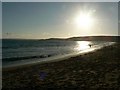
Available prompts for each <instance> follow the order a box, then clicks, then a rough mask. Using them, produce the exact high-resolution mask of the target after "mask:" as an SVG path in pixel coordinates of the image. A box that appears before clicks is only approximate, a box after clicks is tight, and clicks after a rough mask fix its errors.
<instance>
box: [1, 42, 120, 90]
mask: <svg viewBox="0 0 120 90" xmlns="http://www.w3.org/2000/svg"><path fill="white" fill-rule="evenodd" d="M119 52H120V44H119V43H118V44H115V45H112V46H108V47H104V48H102V49H100V50H97V51H95V52H90V53H87V54H83V55H79V56H75V57H71V58H68V59H65V60H62V61H58V62H49V63H43V64H33V65H26V66H24V67H16V68H12V69H3V73H2V74H3V77H2V80H3V82H2V84H3V89H4V88H9V89H13V88H25V87H26V88H29V89H36V88H44V87H45V88H48V87H51V88H58V87H61V88H62V87H63V88H64V87H69V88H81V87H85V88H116V89H118V88H119V87H120V55H119Z"/></svg>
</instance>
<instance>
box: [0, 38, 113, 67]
mask: <svg viewBox="0 0 120 90" xmlns="http://www.w3.org/2000/svg"><path fill="white" fill-rule="evenodd" d="M114 43H115V42H106V41H70V40H26V39H24V40H23V39H2V46H1V49H2V53H0V55H2V66H3V67H12V66H19V65H26V64H33V63H40V62H41V63H42V62H48V61H55V60H60V59H61V60H62V59H63V58H67V57H71V56H75V55H78V54H84V53H88V52H91V51H94V50H97V49H100V48H102V47H105V46H109V45H112V44H114Z"/></svg>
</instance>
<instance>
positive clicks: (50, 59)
mask: <svg viewBox="0 0 120 90" xmlns="http://www.w3.org/2000/svg"><path fill="white" fill-rule="evenodd" d="M114 44H115V42H113V43H111V44H110V45H106V46H102V47H97V48H89V49H86V50H83V51H80V52H78V53H71V54H67V55H62V56H56V57H52V58H48V59H43V60H42V61H39V59H38V60H37V61H33V60H31V61H30V60H28V61H26V62H22V63H19V62H18V63H15V64H13V65H8V66H3V67H2V68H3V69H4V70H6V69H12V68H17V67H18V68H21V67H26V66H32V65H38V64H44V63H51V62H58V61H62V60H65V59H69V58H71V57H76V56H79V55H84V54H87V53H90V52H95V51H97V50H99V49H102V48H104V47H107V46H111V45H114Z"/></svg>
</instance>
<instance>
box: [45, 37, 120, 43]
mask: <svg viewBox="0 0 120 90" xmlns="http://www.w3.org/2000/svg"><path fill="white" fill-rule="evenodd" d="M46 40H70V41H113V42H114V41H115V42H118V41H120V36H83V37H71V38H50V39H46Z"/></svg>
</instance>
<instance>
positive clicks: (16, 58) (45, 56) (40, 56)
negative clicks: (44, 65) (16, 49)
mask: <svg viewBox="0 0 120 90" xmlns="http://www.w3.org/2000/svg"><path fill="white" fill-rule="evenodd" d="M51 56H54V55H52V54H49V55H39V56H25V57H11V58H2V61H3V62H6V61H7V62H11V61H18V60H26V59H39V58H48V57H51Z"/></svg>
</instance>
